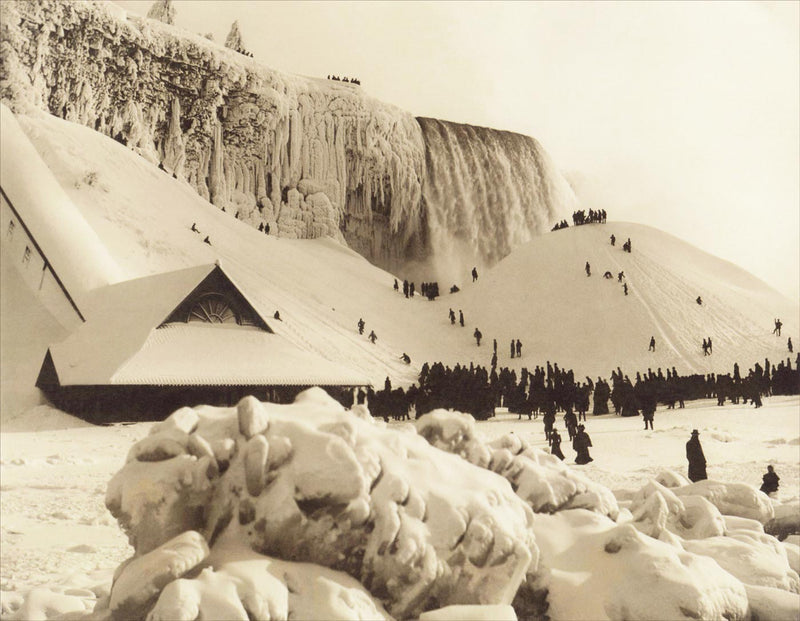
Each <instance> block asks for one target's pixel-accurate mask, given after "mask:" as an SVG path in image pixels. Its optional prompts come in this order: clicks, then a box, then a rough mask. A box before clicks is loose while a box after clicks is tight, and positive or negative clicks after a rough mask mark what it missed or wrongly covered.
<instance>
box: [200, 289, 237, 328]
mask: <svg viewBox="0 0 800 621" xmlns="http://www.w3.org/2000/svg"><path fill="white" fill-rule="evenodd" d="M188 321H190V322H191V321H201V322H204V323H240V322H239V317H238V315H237V314H236V312H235V311H234V310H233V309H232V308H231V305H230V303H229V302H228V300H227V299H226V298H225V297H224V296H222V295H219V294H216V293H212V294H209V295H206V296H203V297H202V298H200V299H199V300H197V301H196V302H195V303H194V305H193V306H192V307H191V308H190V309H189V317H188Z"/></svg>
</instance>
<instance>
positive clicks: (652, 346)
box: [647, 336, 656, 351]
mask: <svg viewBox="0 0 800 621" xmlns="http://www.w3.org/2000/svg"><path fill="white" fill-rule="evenodd" d="M655 350H656V337H654V336H651V337H650V347H648V348H647V351H655Z"/></svg>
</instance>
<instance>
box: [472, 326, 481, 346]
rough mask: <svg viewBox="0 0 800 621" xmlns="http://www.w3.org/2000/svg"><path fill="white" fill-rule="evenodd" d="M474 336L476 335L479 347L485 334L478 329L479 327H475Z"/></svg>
mask: <svg viewBox="0 0 800 621" xmlns="http://www.w3.org/2000/svg"><path fill="white" fill-rule="evenodd" d="M472 336H474V337H475V340H476V341H477V342H478V347H480V346H481V338H482V337H483V334H481V331H480V330H478V328H475V332H473V333H472Z"/></svg>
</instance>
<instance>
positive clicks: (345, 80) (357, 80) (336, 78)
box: [328, 75, 361, 85]
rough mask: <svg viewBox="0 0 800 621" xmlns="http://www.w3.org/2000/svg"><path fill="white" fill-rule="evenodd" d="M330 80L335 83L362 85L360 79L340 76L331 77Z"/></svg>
mask: <svg viewBox="0 0 800 621" xmlns="http://www.w3.org/2000/svg"><path fill="white" fill-rule="evenodd" d="M328 79H329V80H333V81H335V82H349V83H350V84H358V85H361V80H359V79H358V78H348V77H347V76H345V77H343V78H340V77H339V76H338V75H329V76H328Z"/></svg>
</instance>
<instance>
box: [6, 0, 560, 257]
mask: <svg viewBox="0 0 800 621" xmlns="http://www.w3.org/2000/svg"><path fill="white" fill-rule="evenodd" d="M0 21H1V22H2V24H3V28H2V29H0V45H2V50H3V54H2V65H0V76H2V80H0V99H2V100H3V101H4V102H6V103H7V104H8V105H10V106H11V107H12V108H13V109H14V110H15V111H18V112H19V111H28V110H31V109H34V108H35V109H39V110H45V111H47V112H50V113H51V114H54V115H56V116H59V117H61V118H65V119H67V120H70V121H74V122H77V123H81V124H82V125H86V126H87V127H91V128H93V129H95V130H97V131H99V132H101V133H103V134H105V135H108V136H112V137H114V138H115V139H116V140H118V141H120V142H122V143H123V144H126V145H128V146H130V147H131V148H133V149H135V150H136V151H137V152H138V153H139V154H140V155H142V156H143V157H145V158H146V159H148V160H149V161H151V162H153V163H154V164H158V165H161V166H162V167H163V169H164V170H166V171H167V172H169V173H170V174H175V175H176V177H177V178H179V179H182V180H186V181H187V182H188V183H189V185H190V186H191V187H192V188H194V189H195V191H197V193H198V194H200V195H201V196H203V197H204V198H206V199H208V200H210V201H211V202H212V203H213V204H214V205H216V206H217V207H218V208H223V207H225V208H227V210H228V211H229V212H231V213H235V212H238V213H239V214H240V217H241V219H242V220H243V221H246V222H248V223H249V224H250V225H251V226H254V227H258V225H259V224H269V225H270V227H271V229H272V230H273V231H280V233H281V235H282V236H283V237H295V238H318V237H324V236H330V237H335V238H338V239H344V240H346V241H347V243H348V244H349V245H350V247H351V248H353V249H355V250H357V251H358V252H359V253H361V254H362V255H364V256H366V257H367V258H369V259H370V260H371V261H373V262H374V263H376V264H378V265H380V266H382V267H397V266H399V265H402V264H403V263H404V262H405V261H406V260H408V259H412V258H413V259H422V260H424V259H426V258H427V257H428V256H429V255H430V253H431V250H433V248H432V245H431V243H432V241H431V238H430V236H429V234H428V227H427V223H435V224H436V225H437V227H436V228H435V229H434V231H435V232H436V234H437V235H438V237H441V236H442V234H444V233H447V232H449V233H453V234H455V235H453V236H454V238H455V239H458V240H461V241H463V242H465V243H466V244H467V245H466V246H464V248H468V249H469V250H479V251H480V252H479V254H478V257H477V258H478V260H479V261H486V262H489V263H493V262H495V261H496V260H497V258H499V257H501V256H504V255H505V254H507V253H508V250H509V249H510V247H511V246H512V245H514V244H516V243H519V241H526V240H528V239H530V238H531V237H532V236H534V235H536V234H538V233H541V232H543V231H546V230H547V229H548V228H549V225H550V224H552V222H553V221H555V220H559V219H561V218H562V217H564V216H565V215H566V213H567V212H569V210H570V209H571V206H572V203H573V202H574V195H573V193H572V190H571V189H570V187H569V185H568V184H567V182H566V180H565V179H564V178H563V177H562V176H561V174H560V173H559V172H558V171H557V170H556V169H555V168H554V167H553V166H552V165H551V164H550V162H549V159H548V157H547V154H546V153H545V151H544V149H543V148H542V147H541V145H539V143H538V142H537V141H536V140H535V139H533V138H530V137H528V136H522V135H519V134H512V133H510V132H498V131H496V130H489V129H484V128H470V127H469V126H459V125H456V124H446V123H442V122H439V121H433V120H430V119H427V120H425V119H423V120H419V121H418V120H417V119H415V118H414V117H413V116H412V115H411V114H410V113H408V112H405V111H403V110H400V109H398V108H396V107H394V106H391V105H387V104H385V103H383V102H380V101H378V100H375V99H374V98H372V97H370V96H369V95H367V94H366V93H365V91H364V90H363V89H362V88H361V87H360V86H359V85H355V84H352V83H345V82H340V81H333V80H326V79H321V78H308V77H304V76H295V75H287V74H282V73H280V72H277V71H274V70H272V69H269V68H267V67H264V66H262V65H259V64H258V63H257V62H256V61H255V60H253V59H252V58H250V57H248V56H245V55H244V54H241V53H238V52H237V51H234V50H232V49H228V48H227V47H223V46H221V45H219V44H217V43H214V42H213V41H210V40H208V39H206V38H205V37H202V36H200V35H198V34H196V33H192V32H188V31H185V30H182V29H180V28H177V27H175V26H172V25H169V24H166V23H163V22H162V21H158V20H157V19H148V18H142V17H138V16H135V15H127V14H126V13H125V12H124V11H122V10H120V9H119V7H116V6H114V5H112V4H110V3H107V2H76V1H62V0H42V1H40V2H27V1H24V0H22V1H18V0H8V1H5V2H2V3H0ZM425 121H427V122H425ZM429 128H430V129H429ZM476 132H477V134H476ZM487 134H489V135H491V136H492V137H493V140H492V141H490V142H485V141H484V140H482V137H483V136H485V135H487ZM487 145H488V149H487ZM521 147H522V148H521ZM476 153H488V154H489V155H490V157H488V158H485V157H483V155H481V158H480V159H481V165H480V166H469V169H470V171H469V172H470V174H469V179H468V181H469V183H470V184H473V183H474V186H473V188H490V189H496V192H489V193H487V192H486V191H481V192H476V191H473V189H472V188H470V189H469V190H468V191H464V190H465V186H464V185H462V184H461V183H459V184H457V185H453V184H451V183H449V181H450V180H451V179H452V178H454V177H455V178H460V177H462V176H463V174H464V167H465V164H467V165H469V163H470V161H471V160H473V159H474V158H475V154H476ZM464 181H466V179H464ZM512 197H513V200H506V199H509V198H512ZM454 202H456V203H458V204H459V206H460V207H461V209H463V210H464V211H466V212H469V213H470V214H483V216H487V215H488V216H489V220H490V221H489V222H488V223H487V222H485V221H484V218H483V217H468V218H466V219H464V220H463V221H462V223H461V225H460V227H459V229H458V230H453V229H452V228H451V229H450V230H449V231H442V230H441V227H440V226H438V224H439V223H442V222H448V221H449V220H451V219H452V215H451V212H452V209H451V205H452V204H453V203H454ZM487 225H488V227H489V228H492V229H493V230H495V231H497V233H498V235H493V236H492V237H490V238H487V239H486V240H485V241H484V243H482V244H480V245H478V246H471V245H469V242H470V241H471V239H472V238H473V237H474V236H475V235H477V234H479V232H480V231H481V230H482V228H485V227H486V226H487ZM469 254H470V256H472V255H474V252H470V253H469ZM498 255H499V256H498Z"/></svg>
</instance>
